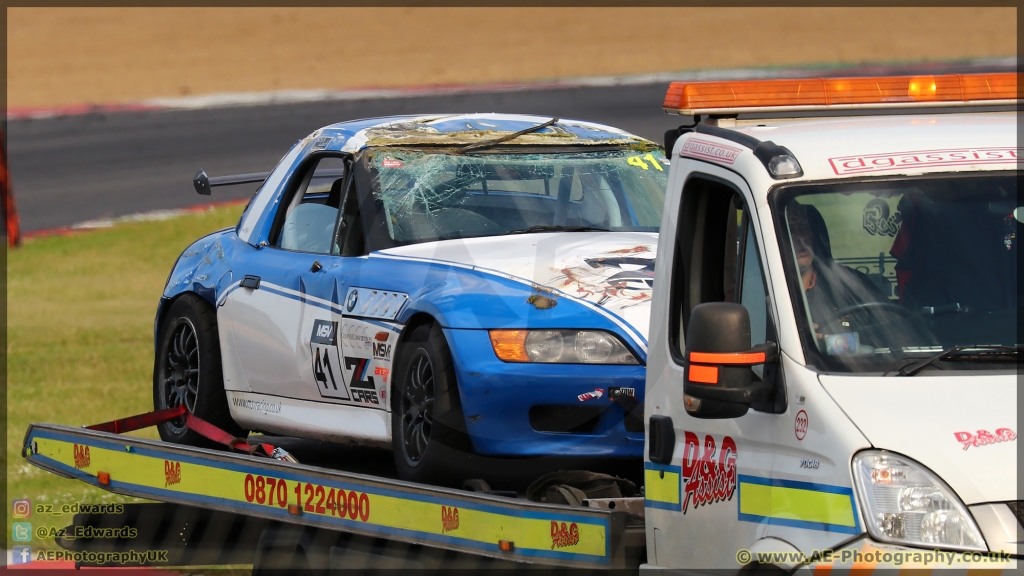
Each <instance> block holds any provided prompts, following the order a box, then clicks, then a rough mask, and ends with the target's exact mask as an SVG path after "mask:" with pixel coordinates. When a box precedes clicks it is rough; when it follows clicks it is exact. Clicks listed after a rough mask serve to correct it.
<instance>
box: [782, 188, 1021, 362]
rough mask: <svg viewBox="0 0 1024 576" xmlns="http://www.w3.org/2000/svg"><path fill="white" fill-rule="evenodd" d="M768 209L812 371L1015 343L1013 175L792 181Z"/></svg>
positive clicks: (1017, 213)
mask: <svg viewBox="0 0 1024 576" xmlns="http://www.w3.org/2000/svg"><path fill="white" fill-rule="evenodd" d="M776 209H777V210H776V219H777V221H778V226H779V228H780V231H781V234H782V236H783V238H784V239H785V240H784V242H783V253H784V256H785V257H786V259H787V260H788V265H787V273H788V275H789V282H790V283H791V284H792V285H793V286H796V287H798V289H799V299H797V300H795V301H794V303H795V306H796V307H797V314H798V318H801V317H802V318H803V320H802V321H801V324H802V326H801V329H802V330H803V332H804V342H805V344H806V343H810V346H809V347H810V348H811V350H809V351H808V352H809V357H811V358H812V359H814V358H816V359H817V363H818V364H819V365H820V366H821V367H823V368H826V369H841V370H854V371H875V370H879V369H881V370H883V371H885V370H887V369H889V368H891V367H892V366H894V362H896V364H898V363H899V361H900V360H904V359H905V360H908V361H910V360H913V359H915V358H916V359H922V358H927V357H929V356H933V355H935V354H936V353H938V352H941V351H943V350H948V349H950V348H952V347H954V346H995V345H1003V346H1015V345H1017V344H1018V342H1019V339H1018V336H1017V315H1018V298H1017V296H1018V283H1017V250H1018V241H1019V240H1018V237H1017V229H1018V227H1019V223H1020V222H1021V221H1022V219H1024V208H1022V207H1021V201H1020V200H1019V199H1018V196H1017V176H1016V174H1008V175H991V174H985V175H968V176H947V177H942V178H935V177H929V178H925V177H919V178H914V179H905V180H887V181H874V182H857V183H842V184H830V185H824V186H821V185H818V186H794V187H790V188H788V189H784V190H783V191H782V192H781V194H780V196H779V197H778V201H777V204H776ZM794 292H796V290H794ZM960 365H961V364H958V367H959V366H960Z"/></svg>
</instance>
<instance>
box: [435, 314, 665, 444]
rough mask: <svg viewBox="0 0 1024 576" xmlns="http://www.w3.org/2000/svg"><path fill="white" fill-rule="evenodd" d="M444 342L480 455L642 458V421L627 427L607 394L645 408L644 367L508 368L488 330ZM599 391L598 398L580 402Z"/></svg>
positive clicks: (460, 333)
mask: <svg viewBox="0 0 1024 576" xmlns="http://www.w3.org/2000/svg"><path fill="white" fill-rule="evenodd" d="M445 336H446V337H447V339H448V344H449V347H450V348H451V351H452V358H453V360H454V362H455V370H456V378H457V379H458V382H459V392H460V399H461V401H462V411H463V414H464V415H465V417H466V428H467V430H468V431H469V436H470V438H471V439H472V442H473V449H474V450H475V451H476V452H477V453H478V454H487V455H495V456H498V455H501V456H610V457H634V458H642V457H643V449H644V431H643V423H642V421H639V420H635V419H629V420H627V418H626V411H625V409H624V408H623V407H622V406H620V405H618V404H616V403H615V402H613V401H611V400H610V399H609V388H614V387H624V388H633V389H634V391H635V397H636V398H637V400H639V401H641V402H642V401H643V394H644V377H645V374H646V369H645V368H644V367H643V366H639V365H633V366H611V365H599V364H593V365H587V364H528V363H522V364H520V363H511V362H502V361H501V360H499V359H498V358H497V356H495V355H494V350H493V348H492V347H491V342H490V339H489V337H488V334H487V331H486V330H456V329H446V330H445ZM595 390H601V396H600V397H599V398H589V399H585V400H580V399H579V397H580V395H581V394H584V393H587V392H593V391H595ZM627 422H628V423H629V428H630V430H627ZM554 430H562V431H554Z"/></svg>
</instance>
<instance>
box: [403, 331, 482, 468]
mask: <svg viewBox="0 0 1024 576" xmlns="http://www.w3.org/2000/svg"><path fill="white" fill-rule="evenodd" d="M396 375H397V378H396V379H395V381H394V390H393V392H392V396H391V446H392V450H393V451H394V457H395V467H396V468H397V469H398V476H399V477H400V478H401V479H403V480H407V481H410V482H429V483H434V484H451V483H455V482H460V481H461V479H460V478H458V475H459V472H460V468H461V466H460V465H459V463H460V462H461V461H463V460H465V458H466V457H467V456H468V455H470V454H472V445H471V443H470V440H469V435H468V434H467V433H466V431H465V430H466V422H465V419H464V417H463V414H462V405H461V402H460V401H459V387H458V383H457V382H456V379H455V367H454V362H453V361H452V355H451V351H450V349H449V348H448V341H447V340H446V339H445V337H444V333H443V332H442V331H441V328H440V327H439V326H437V325H436V324H424V325H422V326H418V327H416V328H415V329H414V330H413V332H412V333H411V334H410V335H409V337H408V338H407V339H406V341H405V342H404V343H403V345H402V349H401V354H400V356H399V358H398V370H397V374H396Z"/></svg>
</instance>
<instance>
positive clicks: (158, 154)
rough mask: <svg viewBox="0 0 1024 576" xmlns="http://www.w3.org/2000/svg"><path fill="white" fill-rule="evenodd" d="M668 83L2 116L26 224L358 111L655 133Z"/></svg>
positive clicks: (237, 189) (271, 157) (259, 166)
mask: <svg viewBox="0 0 1024 576" xmlns="http://www.w3.org/2000/svg"><path fill="white" fill-rule="evenodd" d="M928 68H929V69H928V72H930V73H933V74H935V73H955V72H968V71H969V72H984V71H1009V70H1007V69H1006V68H1005V67H989V68H988V69H984V68H979V67H975V66H967V65H964V64H950V65H948V66H939V67H935V66H929V67H928ZM967 68H969V69H967ZM841 72H842V71H832V72H827V73H823V72H821V71H819V72H818V73H817V74H820V75H837V74H839V73H841ZM860 72H861V73H862V74H863V71H860ZM867 73H868V74H882V73H891V74H897V73H901V74H908V73H913V69H911V68H907V67H903V68H890V69H887V70H880V69H877V68H875V69H871V70H869V71H868V72H867ZM667 86H668V83H667V82H658V83H651V84H639V85H625V86H607V87H594V86H585V87H569V88H555V89H552V88H545V89H524V90H516V91H504V92H495V93H480V92H476V93H466V94H443V95H425V96H424V95H418V96H409V97H399V98H387V99H366V100H340V101H325V102H307V103H298V104H278V105H259V106H241V107H234V108H207V109H199V110H156V111H135V112H131V111H124V112H101V113H86V114H79V115H70V116H58V117H52V118H42V119H18V120H11V121H10V122H9V123H8V126H7V128H8V132H7V136H8V154H9V161H10V171H11V184H12V186H13V189H14V195H15V199H16V201H17V206H18V211H19V213H20V217H21V227H22V230H23V231H25V232H32V231H39V230H47V229H53V228H61V227H66V226H71V225H73V224H76V223H80V222H83V221H88V220H96V219H104V218H115V217H118V216H124V215H129V214H135V213H139V212H148V211H152V210H161V209H174V208H186V207H189V206H196V205H201V204H207V203H210V202H216V201H226V200H237V199H244V198H248V197H250V196H251V195H252V193H253V192H254V191H255V188H256V186H255V185H242V186H230V187H221V188H217V189H215V191H214V193H213V196H212V197H208V196H199V195H197V194H196V193H195V191H194V190H193V188H192V184H191V181H192V177H193V175H194V174H195V173H196V171H197V170H198V169H200V168H202V169H205V170H206V172H207V174H209V175H210V176H218V175H228V174H241V173H248V172H263V171H269V170H271V169H272V168H273V167H274V165H275V164H276V163H277V161H278V160H279V159H280V158H281V157H282V156H283V155H284V154H285V152H287V150H288V148H289V147H290V146H291V145H292V144H293V143H294V142H295V141H296V140H298V139H300V138H302V137H304V136H306V135H307V134H309V133H310V132H312V131H314V130H316V129H317V128H320V127H322V126H326V125H328V124H332V123H335V122H341V121H345V120H352V119H357V118H371V117H377V116H391V115H397V114H433V113H446V112H451V113H468V112H505V113H524V114H538V115H552V116H558V117H563V118H577V119H582V120H590V121H594V122H600V123H604V124H609V125H611V126H616V127H618V128H622V129H624V130H627V131H629V132H633V133H635V134H638V135H640V136H644V137H646V138H650V139H652V140H654V141H656V142H661V141H662V139H663V137H664V133H665V131H666V130H668V129H670V128H674V127H676V126H678V125H679V124H680V121H681V119H680V118H679V117H678V116H671V115H667V114H665V113H664V112H662V110H661V103H662V101H663V99H664V96H665V90H666V88H667Z"/></svg>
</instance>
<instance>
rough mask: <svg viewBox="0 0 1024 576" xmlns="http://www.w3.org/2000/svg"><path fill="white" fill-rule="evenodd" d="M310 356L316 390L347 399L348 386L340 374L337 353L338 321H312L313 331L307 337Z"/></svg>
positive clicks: (329, 396) (321, 393) (331, 396)
mask: <svg viewBox="0 0 1024 576" xmlns="http://www.w3.org/2000/svg"><path fill="white" fill-rule="evenodd" d="M309 348H310V350H309V351H310V356H311V357H312V359H313V379H314V380H315V381H316V385H317V390H318V391H319V392H320V395H321V396H323V397H325V398H337V399H340V400H349V399H350V398H351V395H350V394H349V390H348V387H346V386H345V380H344V376H343V374H342V366H341V358H340V357H339V354H338V323H337V322H331V321H329V320H316V321H314V322H313V333H312V334H311V335H310V337H309Z"/></svg>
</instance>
